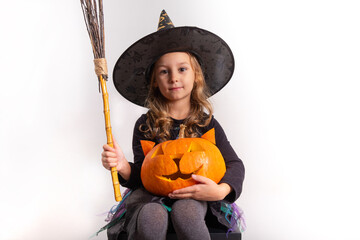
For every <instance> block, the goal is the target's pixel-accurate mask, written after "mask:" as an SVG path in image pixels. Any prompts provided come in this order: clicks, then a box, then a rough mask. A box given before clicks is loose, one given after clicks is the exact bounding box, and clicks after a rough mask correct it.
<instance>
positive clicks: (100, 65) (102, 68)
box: [94, 58, 108, 77]
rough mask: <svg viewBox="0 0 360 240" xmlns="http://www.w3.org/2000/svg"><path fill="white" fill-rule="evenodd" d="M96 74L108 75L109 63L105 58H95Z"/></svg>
mask: <svg viewBox="0 0 360 240" xmlns="http://www.w3.org/2000/svg"><path fill="white" fill-rule="evenodd" d="M94 65H95V73H96V76H98V77H99V76H100V75H102V76H108V69H107V63H106V59H105V58H97V59H94Z"/></svg>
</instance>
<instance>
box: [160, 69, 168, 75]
mask: <svg viewBox="0 0 360 240" xmlns="http://www.w3.org/2000/svg"><path fill="white" fill-rule="evenodd" d="M168 72H169V71H168V70H166V69H161V70H160V71H159V73H160V74H167V73H168Z"/></svg>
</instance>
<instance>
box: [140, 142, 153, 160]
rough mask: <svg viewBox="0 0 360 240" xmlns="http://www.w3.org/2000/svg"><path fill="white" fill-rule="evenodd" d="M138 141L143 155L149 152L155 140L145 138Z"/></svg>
mask: <svg viewBox="0 0 360 240" xmlns="http://www.w3.org/2000/svg"><path fill="white" fill-rule="evenodd" d="M140 143H141V148H142V150H143V152H144V155H145V156H146V155H147V154H148V153H149V152H150V150H151V149H153V147H154V145H155V142H152V141H147V140H140Z"/></svg>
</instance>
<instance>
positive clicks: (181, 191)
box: [172, 185, 196, 194]
mask: <svg viewBox="0 0 360 240" xmlns="http://www.w3.org/2000/svg"><path fill="white" fill-rule="evenodd" d="M194 192H196V185H193V186H189V187H184V188H181V189H178V190H175V191H173V192H172V193H173V194H188V193H191V194H192V193H194Z"/></svg>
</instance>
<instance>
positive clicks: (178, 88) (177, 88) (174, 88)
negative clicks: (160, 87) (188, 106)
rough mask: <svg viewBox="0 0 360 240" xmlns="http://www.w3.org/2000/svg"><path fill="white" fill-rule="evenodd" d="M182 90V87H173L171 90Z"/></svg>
mask: <svg viewBox="0 0 360 240" xmlns="http://www.w3.org/2000/svg"><path fill="white" fill-rule="evenodd" d="M180 89H182V87H173V88H169V90H170V91H177V90H180Z"/></svg>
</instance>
